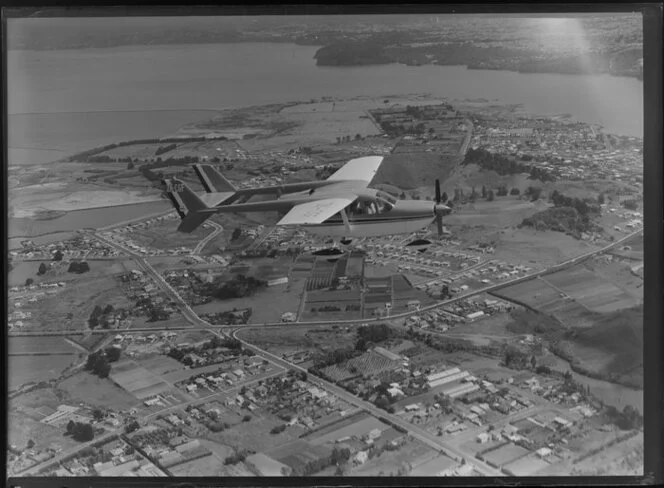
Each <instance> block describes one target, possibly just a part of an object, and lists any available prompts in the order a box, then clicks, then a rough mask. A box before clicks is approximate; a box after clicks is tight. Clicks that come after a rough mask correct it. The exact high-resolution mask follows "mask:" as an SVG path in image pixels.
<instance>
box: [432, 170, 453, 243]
mask: <svg viewBox="0 0 664 488" xmlns="http://www.w3.org/2000/svg"><path fill="white" fill-rule="evenodd" d="M446 202H447V198H445V201H443V199H442V196H441V193H440V180H438V179H436V203H435V204H434V206H433V213H434V214H435V216H436V226H437V227H438V238H439V239H440V238H441V237H442V236H443V216H444V215H449V214H450V212H451V211H452V209H451V208H450V207H448V206H447V205H445V203H446Z"/></svg>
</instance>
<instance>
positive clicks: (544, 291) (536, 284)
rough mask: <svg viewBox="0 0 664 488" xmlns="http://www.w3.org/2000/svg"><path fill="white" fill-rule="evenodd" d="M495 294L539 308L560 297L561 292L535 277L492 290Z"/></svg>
mask: <svg viewBox="0 0 664 488" xmlns="http://www.w3.org/2000/svg"><path fill="white" fill-rule="evenodd" d="M492 294H493V295H497V296H500V297H504V298H507V299H508V300H510V299H511V300H518V301H519V302H522V303H525V304H527V305H529V306H531V307H533V308H536V309H539V308H540V307H543V306H546V305H547V304H550V303H552V302H554V301H556V300H558V299H559V298H560V292H558V291H556V290H555V289H554V288H552V287H551V286H550V285H549V284H547V283H546V282H545V281H544V280H542V279H540V278H535V279H532V280H529V281H525V282H522V283H517V284H516V285H511V286H508V287H506V288H501V289H499V290H496V291H495V292H492Z"/></svg>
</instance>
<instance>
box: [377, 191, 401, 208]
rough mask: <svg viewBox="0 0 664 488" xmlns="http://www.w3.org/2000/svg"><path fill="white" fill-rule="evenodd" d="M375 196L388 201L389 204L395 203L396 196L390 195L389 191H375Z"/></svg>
mask: <svg viewBox="0 0 664 488" xmlns="http://www.w3.org/2000/svg"><path fill="white" fill-rule="evenodd" d="M377 197H378V198H381V199H383V200H385V201H387V202H389V203H390V204H391V205H395V204H396V203H397V199H396V198H394V197H393V196H392V195H390V194H389V193H386V192H384V191H379V192H378V193H377Z"/></svg>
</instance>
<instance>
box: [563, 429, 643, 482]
mask: <svg viewBox="0 0 664 488" xmlns="http://www.w3.org/2000/svg"><path fill="white" fill-rule="evenodd" d="M643 448H644V444H643V433H639V434H637V435H636V436H634V437H632V438H631V439H627V440H625V441H622V442H619V443H618V444H616V445H614V446H611V447H609V448H607V449H605V450H603V451H602V452H600V453H599V454H596V455H595V456H591V457H589V458H587V459H584V460H583V461H581V462H580V463H577V464H575V465H574V472H573V474H575V475H577V474H578V475H582V476H583V475H588V476H602V475H609V476H642V475H643V470H644V465H643Z"/></svg>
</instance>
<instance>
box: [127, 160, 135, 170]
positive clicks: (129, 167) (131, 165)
mask: <svg viewBox="0 0 664 488" xmlns="http://www.w3.org/2000/svg"><path fill="white" fill-rule="evenodd" d="M127 169H134V163H132V162H131V161H129V162H128V163H127Z"/></svg>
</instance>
